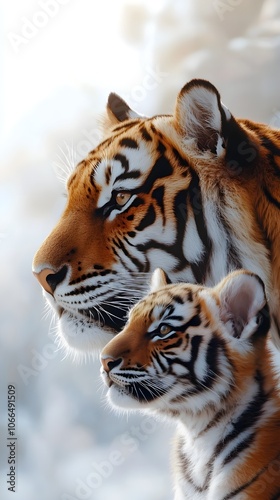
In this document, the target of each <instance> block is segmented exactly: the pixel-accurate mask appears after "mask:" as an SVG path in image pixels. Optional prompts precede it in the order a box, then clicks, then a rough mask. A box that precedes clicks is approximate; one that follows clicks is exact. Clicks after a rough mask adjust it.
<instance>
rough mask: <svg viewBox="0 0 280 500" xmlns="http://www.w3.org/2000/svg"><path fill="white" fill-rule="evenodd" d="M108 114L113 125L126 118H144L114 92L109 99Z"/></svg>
mask: <svg viewBox="0 0 280 500" xmlns="http://www.w3.org/2000/svg"><path fill="white" fill-rule="evenodd" d="M107 115H108V118H109V121H110V123H111V125H117V124H118V123H120V122H123V121H124V120H129V119H134V118H143V116H142V115H139V114H138V113H136V111H133V109H131V108H130V107H129V105H128V104H127V103H126V102H125V101H124V100H123V99H122V98H121V97H120V96H119V95H117V94H115V93H114V92H112V93H111V94H110V95H109V97H108V101H107Z"/></svg>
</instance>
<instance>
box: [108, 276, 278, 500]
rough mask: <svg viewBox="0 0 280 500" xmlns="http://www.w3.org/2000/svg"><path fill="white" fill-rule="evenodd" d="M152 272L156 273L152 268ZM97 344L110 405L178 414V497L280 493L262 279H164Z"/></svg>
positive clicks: (245, 497) (220, 498)
mask: <svg viewBox="0 0 280 500" xmlns="http://www.w3.org/2000/svg"><path fill="white" fill-rule="evenodd" d="M157 273H158V272H157ZM153 290H154V291H153V292H151V293H150V294H149V295H147V296H146V297H145V298H144V299H143V300H142V301H140V302H139V303H138V304H137V305H136V306H134V308H133V309H132V311H131V313H130V316H129V320H128V323H127V325H126V326H125V328H124V329H123V331H122V332H121V333H120V334H119V335H117V336H116V337H115V338H114V339H113V340H111V341H110V342H109V343H108V344H107V345H106V347H105V348H104V350H103V351H102V353H101V361H102V365H103V368H102V374H103V378H104V382H105V383H106V384H107V386H108V387H109V389H108V398H109V401H110V403H111V405H113V406H114V407H117V408H124V409H126V410H130V409H133V410H135V409H136V410H137V409H138V410H140V411H152V412H153V413H154V414H156V415H157V414H158V415H162V416H164V417H168V418H170V419H172V420H174V421H175V422H176V423H177V424H178V434H177V438H176V446H175V450H174V456H173V462H174V464H175V465H174V475H175V499H176V500H183V499H184V500H229V499H234V500H276V499H279V498H280V393H279V389H277V388H276V376H275V372H274V368H273V363H272V358H271V351H270V348H269V345H268V341H267V334H268V331H269V328H270V315H269V310H268V305H267V301H266V297H265V293H264V286H263V283H262V282H261V280H260V279H259V278H258V277H257V276H256V275H254V274H252V273H248V272H245V271H235V272H234V273H232V274H230V275H229V276H227V277H226V278H225V279H224V280H223V281H222V282H221V283H220V284H218V285H217V286H216V287H214V288H205V287H202V286H198V285H190V284H177V285H166V281H165V280H164V276H163V275H162V273H161V275H160V276H159V278H158V277H156V286H154V288H153Z"/></svg>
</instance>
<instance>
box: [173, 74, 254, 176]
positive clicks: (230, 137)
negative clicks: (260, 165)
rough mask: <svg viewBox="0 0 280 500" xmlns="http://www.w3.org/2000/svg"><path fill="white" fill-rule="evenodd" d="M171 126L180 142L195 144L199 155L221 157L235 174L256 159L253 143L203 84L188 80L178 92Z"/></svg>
mask: <svg viewBox="0 0 280 500" xmlns="http://www.w3.org/2000/svg"><path fill="white" fill-rule="evenodd" d="M175 124H176V126H177V128H179V132H180V133H181V134H182V136H183V138H184V140H185V141H188V140H189V139H192V140H195V142H196V145H197V147H198V149H199V150H200V151H202V152H205V151H211V152H212V153H213V154H215V155H216V156H217V157H220V156H223V155H224V156H225V160H226V164H227V166H228V167H229V168H230V170H231V171H232V170H234V173H235V174H236V173H238V167H240V166H247V165H248V164H251V163H252V162H253V161H254V160H255V159H256V155H257V150H256V147H255V146H254V144H253V141H252V140H251V138H250V137H249V136H248V134H247V132H246V130H245V129H243V128H242V126H241V125H240V124H239V123H238V122H237V121H236V120H235V118H234V117H233V116H232V114H231V113H230V111H229V110H228V109H227V108H226V107H225V106H224V104H223V103H222V101H221V97H220V94H219V92H218V90H217V89H216V87H214V85H212V84H211V83H210V82H208V81H207V80H191V81H190V82H189V83H187V84H186V85H185V86H184V87H183V88H182V90H181V91H180V93H179V95H178V97H177V103H176V108H175Z"/></svg>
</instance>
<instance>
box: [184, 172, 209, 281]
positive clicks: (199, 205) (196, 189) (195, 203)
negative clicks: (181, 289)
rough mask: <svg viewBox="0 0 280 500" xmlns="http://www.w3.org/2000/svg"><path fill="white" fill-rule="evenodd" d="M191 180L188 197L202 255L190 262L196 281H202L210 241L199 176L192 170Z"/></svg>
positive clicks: (206, 267) (206, 266)
mask: <svg viewBox="0 0 280 500" xmlns="http://www.w3.org/2000/svg"><path fill="white" fill-rule="evenodd" d="M191 173H192V180H191V182H190V186H189V199H190V204H191V207H192V211H193V216H194V221H195V225H196V229H197V232H198V236H199V238H200V240H201V242H202V244H203V246H204V249H205V250H204V252H203V256H202V258H201V259H200V261H199V262H197V263H194V262H192V263H190V266H191V269H192V272H193V274H194V277H195V280H196V282H197V283H204V282H205V280H206V274H207V272H208V269H209V263H210V257H211V254H212V241H211V239H210V237H209V235H208V231H207V226H206V221H205V217H204V211H203V200H202V195H201V189H200V183H199V177H198V175H197V174H196V172H194V171H193V170H192V172H191Z"/></svg>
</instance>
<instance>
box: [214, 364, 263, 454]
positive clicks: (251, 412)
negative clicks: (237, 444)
mask: <svg viewBox="0 0 280 500" xmlns="http://www.w3.org/2000/svg"><path fill="white" fill-rule="evenodd" d="M255 380H256V382H257V383H258V386H259V390H258V392H257V394H256V395H255V397H254V399H253V400H252V401H251V402H250V403H249V404H248V405H247V407H246V409H245V410H244V411H243V412H242V413H241V415H239V417H238V419H237V420H236V421H235V422H234V423H232V427H233V429H232V431H231V432H229V433H228V434H227V435H226V436H225V437H223V440H222V441H220V442H219V443H218V444H217V446H216V448H215V450H214V456H217V455H218V454H219V453H221V452H222V451H223V450H224V449H225V447H226V446H227V445H228V444H229V443H230V442H231V441H232V440H234V439H235V438H236V437H237V436H239V435H240V434H241V433H242V432H244V431H246V430H247V429H250V428H253V427H254V425H255V424H256V423H257V421H258V420H259V418H260V416H261V414H262V410H263V407H264V405H265V404H266V402H267V399H268V397H269V396H268V395H267V394H266V393H265V392H264V390H263V380H262V375H261V374H260V373H259V372H257V373H256V375H255Z"/></svg>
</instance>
